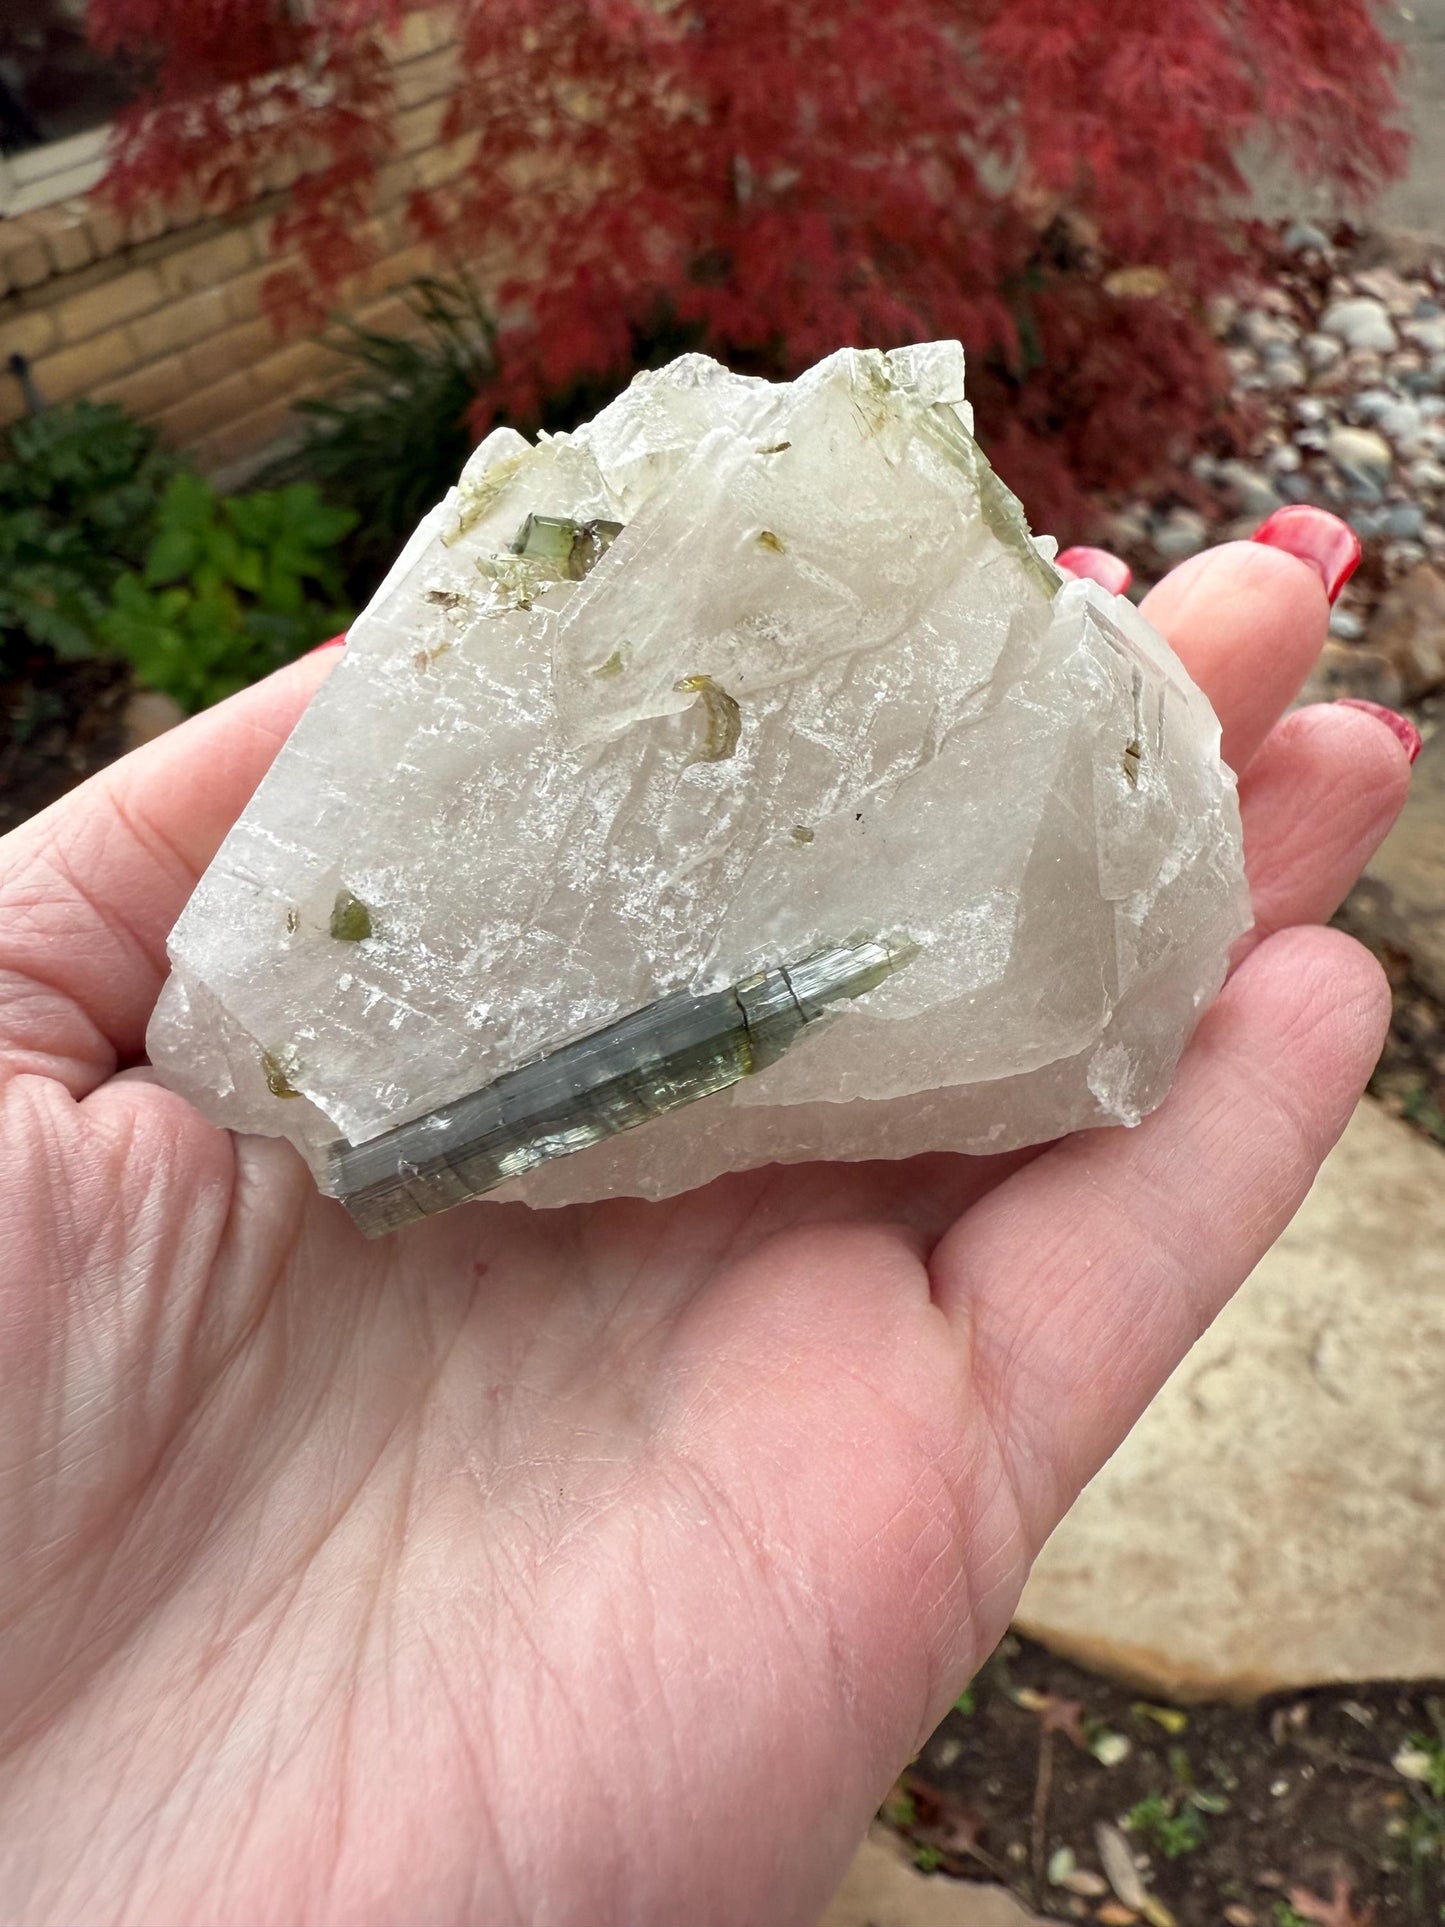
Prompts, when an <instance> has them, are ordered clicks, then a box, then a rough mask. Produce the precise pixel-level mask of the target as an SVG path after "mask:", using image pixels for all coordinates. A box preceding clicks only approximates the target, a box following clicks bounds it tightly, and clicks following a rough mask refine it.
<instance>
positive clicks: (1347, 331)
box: [1320, 295, 1400, 355]
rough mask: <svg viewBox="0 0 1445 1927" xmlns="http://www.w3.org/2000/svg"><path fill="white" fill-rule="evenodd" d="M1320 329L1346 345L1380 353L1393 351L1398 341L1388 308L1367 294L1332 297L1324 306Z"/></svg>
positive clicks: (1391, 352)
mask: <svg viewBox="0 0 1445 1927" xmlns="http://www.w3.org/2000/svg"><path fill="white" fill-rule="evenodd" d="M1320 330H1321V332H1322V333H1323V334H1327V335H1334V336H1336V337H1337V338H1338V339H1339V340H1340V341H1343V342H1344V344H1345V346H1346V347H1347V348H1356V349H1361V348H1363V349H1369V350H1372V351H1373V352H1374V353H1376V354H1381V355H1389V354H1393V353H1394V351H1395V349H1396V348H1398V347H1399V345H1400V337H1399V336H1398V335H1397V334H1396V333H1395V324H1394V322H1393V321H1391V319H1390V311H1389V309H1388V308H1387V307H1386V306H1385V304H1384V302H1383V301H1380V300H1376V299H1373V298H1372V297H1370V296H1368V295H1359V296H1356V297H1355V299H1354V300H1351V301H1336V302H1335V303H1334V304H1333V305H1332V306H1331V307H1329V308H1328V309H1326V311H1325V316H1324V319H1323V320H1322V321H1321V322H1320Z"/></svg>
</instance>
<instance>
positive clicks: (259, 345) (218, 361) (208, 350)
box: [185, 320, 276, 388]
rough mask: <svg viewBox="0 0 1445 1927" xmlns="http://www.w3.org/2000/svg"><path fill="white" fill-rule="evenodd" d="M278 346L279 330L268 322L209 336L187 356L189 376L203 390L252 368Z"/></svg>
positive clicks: (247, 323) (245, 323) (242, 325)
mask: <svg viewBox="0 0 1445 1927" xmlns="http://www.w3.org/2000/svg"><path fill="white" fill-rule="evenodd" d="M275 345H276V330H275V329H274V328H273V327H272V326H271V324H270V322H269V321H263V320H257V321H242V322H238V323H237V324H236V325H235V326H234V327H228V328H223V329H222V330H221V332H220V333H219V334H214V335H207V336H206V338H205V339H204V340H203V341H198V342H197V343H196V344H195V346H194V347H191V348H187V350H186V353H185V363H186V373H187V375H188V376H189V377H190V379H191V383H192V385H193V386H194V387H196V388H204V387H206V386H207V385H208V384H209V383H211V382H213V381H220V379H221V378H222V376H223V375H230V374H234V373H235V371H236V370H237V369H238V368H250V367H252V366H253V365H254V364H255V363H256V362H258V361H260V360H262V359H263V358H264V357H265V356H266V355H267V354H269V353H270V351H271V350H272V348H274V347H275Z"/></svg>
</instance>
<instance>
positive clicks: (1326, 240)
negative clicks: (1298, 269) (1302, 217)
mask: <svg viewBox="0 0 1445 1927" xmlns="http://www.w3.org/2000/svg"><path fill="white" fill-rule="evenodd" d="M1284 244H1285V246H1286V247H1287V248H1288V249H1289V251H1290V253H1291V254H1329V253H1331V252H1332V250H1331V247H1330V237H1329V235H1328V234H1326V233H1325V231H1324V229H1323V228H1317V227H1316V226H1315V225H1314V224H1313V222H1311V221H1296V222H1295V224H1294V226H1293V227H1291V228H1287V229H1286V230H1285V237H1284Z"/></svg>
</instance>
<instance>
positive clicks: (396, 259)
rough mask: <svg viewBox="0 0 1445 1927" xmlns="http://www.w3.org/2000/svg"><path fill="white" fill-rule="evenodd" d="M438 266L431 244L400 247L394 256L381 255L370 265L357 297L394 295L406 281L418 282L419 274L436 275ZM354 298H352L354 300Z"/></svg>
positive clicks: (363, 276) (420, 242)
mask: <svg viewBox="0 0 1445 1927" xmlns="http://www.w3.org/2000/svg"><path fill="white" fill-rule="evenodd" d="M440 265H441V264H440V263H439V262H438V260H437V251H436V249H435V247H434V246H433V245H432V243H431V242H430V241H417V242H414V243H413V244H412V246H411V247H409V248H399V249H397V251H396V252H395V253H394V254H386V255H383V256H382V258H381V260H379V261H376V262H373V264H372V265H371V267H369V268H368V269H367V270H366V272H365V274H364V275H362V276H361V278H360V286H359V288H358V289H357V290H356V291H355V293H357V294H362V295H367V294H394V293H395V292H396V290H397V289H398V288H404V287H405V286H406V285H407V283H408V282H410V281H416V280H418V279H419V278H420V277H421V276H422V275H425V274H435V273H436V272H437V270H438V267H439V266H440ZM354 298H355V295H353V299H354Z"/></svg>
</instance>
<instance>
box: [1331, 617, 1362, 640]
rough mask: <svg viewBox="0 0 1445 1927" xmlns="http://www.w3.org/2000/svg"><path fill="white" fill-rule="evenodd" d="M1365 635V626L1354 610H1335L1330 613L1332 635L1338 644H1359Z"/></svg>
mask: <svg viewBox="0 0 1445 1927" xmlns="http://www.w3.org/2000/svg"><path fill="white" fill-rule="evenodd" d="M1364 633H1365V625H1364V623H1363V622H1361V620H1360V618H1359V617H1358V616H1357V615H1356V614H1355V613H1354V611H1353V610H1352V609H1333V610H1331V612H1330V634H1331V635H1332V636H1333V637H1334V638H1335V639H1336V641H1338V642H1358V641H1359V640H1360V637H1361V636H1362V635H1364Z"/></svg>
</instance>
